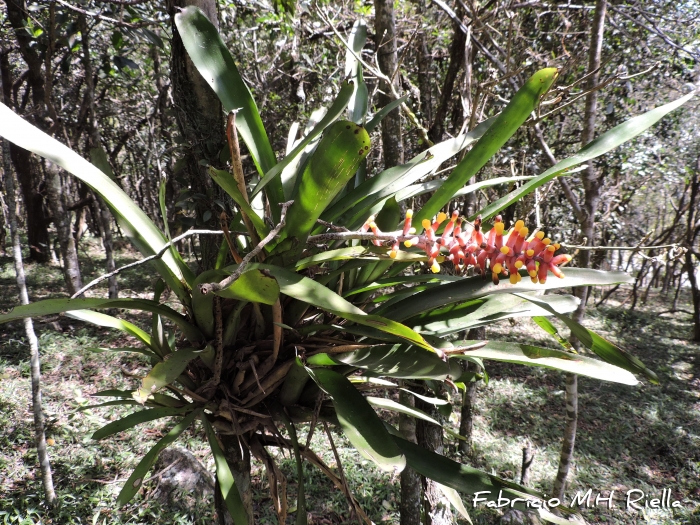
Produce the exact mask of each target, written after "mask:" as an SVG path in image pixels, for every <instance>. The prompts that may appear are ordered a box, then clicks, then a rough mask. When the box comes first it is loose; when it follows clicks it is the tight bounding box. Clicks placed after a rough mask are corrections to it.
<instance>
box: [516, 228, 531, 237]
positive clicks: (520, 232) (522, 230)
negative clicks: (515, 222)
mask: <svg viewBox="0 0 700 525" xmlns="http://www.w3.org/2000/svg"><path fill="white" fill-rule="evenodd" d="M528 233H530V229H529V228H528V227H527V226H523V227H522V228H520V230H518V235H520V236H521V237H522V238H523V239H524V238H525V237H527V234H528Z"/></svg>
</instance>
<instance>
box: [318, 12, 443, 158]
mask: <svg viewBox="0 0 700 525" xmlns="http://www.w3.org/2000/svg"><path fill="white" fill-rule="evenodd" d="M316 10H317V11H318V14H319V16H320V17H321V20H323V22H324V23H326V24H328V25H329V26H330V28H331V29H332V30H333V32H334V33H335V36H337V37H338V39H339V40H340V41H341V42H342V44H343V46H345V48H346V49H347V50H348V51H349V52H350V53H351V54H352V55H353V57H355V60H357V61H358V62H359V63H360V64H362V65H363V66H364V67H365V68H366V69H367V71H369V72H370V73H372V74H373V75H374V76H375V77H377V79H378V80H383V81H384V82H386V84H387V85H388V86H389V89H390V90H391V96H392V97H394V99H396V100H399V99H400V98H401V95H399V93H398V92H397V91H396V87H395V86H394V85H393V84H392V83H391V78H389V77H388V76H387V75H385V74H384V73H382V72H381V71H380V69H379V67H376V68H375V67H373V66H370V65H369V64H368V63H367V62H365V60H364V59H363V58H362V57H361V56H360V55H359V54H357V53H356V52H355V50H354V49H353V48H352V46H349V45H348V43H347V42H346V41H345V39H344V38H343V36H342V35H341V34H340V33H339V32H338V30H337V29H336V28H335V26H334V25H333V24H332V23H331V21H330V19H328V18H326V16H325V14H324V13H323V11H322V10H321V8H320V7H319V6H318V5H317V6H316ZM401 110H402V111H403V112H404V114H405V115H406V118H408V120H409V121H410V122H411V124H413V126H414V127H415V128H416V129H417V130H418V133H419V134H420V136H421V139H423V141H425V143H426V144H427V145H428V146H429V147H430V146H433V145H434V144H433V142H432V141H431V140H430V138H429V137H428V130H427V129H425V128H424V127H423V125H422V124H421V123H420V122H418V118H417V117H416V115H415V113H413V111H411V108H409V107H408V105H407V104H406V103H405V102H402V103H401Z"/></svg>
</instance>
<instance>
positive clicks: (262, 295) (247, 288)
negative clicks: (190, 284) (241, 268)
mask: <svg viewBox="0 0 700 525" xmlns="http://www.w3.org/2000/svg"><path fill="white" fill-rule="evenodd" d="M216 295H220V296H221V297H226V298H228V299H238V300H239V301H250V302H253V303H263V304H275V302H276V301H277V298H278V297H279V295H280V287H279V285H278V284H277V281H276V280H275V279H274V278H273V277H270V276H269V275H266V274H265V273H264V272H262V271H260V270H247V271H245V272H243V273H242V274H241V276H240V277H239V278H238V279H236V280H235V281H234V282H233V283H232V284H231V285H230V286H229V287H227V288H224V289H223V290H221V291H218V292H216Z"/></svg>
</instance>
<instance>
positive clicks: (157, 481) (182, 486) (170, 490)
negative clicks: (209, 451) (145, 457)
mask: <svg viewBox="0 0 700 525" xmlns="http://www.w3.org/2000/svg"><path fill="white" fill-rule="evenodd" d="M153 477H154V479H153V482H152V486H154V489H153V493H152V494H151V497H154V498H156V499H158V500H159V501H160V502H162V503H163V504H168V505H175V506H178V507H180V508H181V509H183V510H193V509H194V508H195V507H196V504H197V502H201V501H202V500H207V499H209V498H210V497H211V496H212V495H213V494H214V476H213V475H212V474H211V472H209V471H208V470H207V469H206V468H204V465H202V464H201V463H200V462H199V460H198V459H197V458H196V457H194V456H193V455H192V454H191V453H190V452H189V451H188V450H186V449H184V448H179V447H169V448H166V449H165V450H163V451H162V452H161V453H160V454H159V455H158V459H157V460H156V464H155V469H154V471H153Z"/></svg>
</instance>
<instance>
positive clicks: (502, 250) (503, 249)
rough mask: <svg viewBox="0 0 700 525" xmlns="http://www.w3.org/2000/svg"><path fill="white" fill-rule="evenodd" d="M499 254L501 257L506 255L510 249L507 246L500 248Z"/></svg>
mask: <svg viewBox="0 0 700 525" xmlns="http://www.w3.org/2000/svg"><path fill="white" fill-rule="evenodd" d="M501 253H502V254H503V255H508V254H509V253H510V248H508V246H501Z"/></svg>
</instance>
